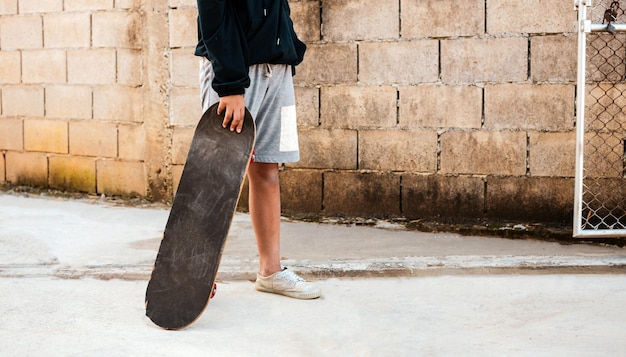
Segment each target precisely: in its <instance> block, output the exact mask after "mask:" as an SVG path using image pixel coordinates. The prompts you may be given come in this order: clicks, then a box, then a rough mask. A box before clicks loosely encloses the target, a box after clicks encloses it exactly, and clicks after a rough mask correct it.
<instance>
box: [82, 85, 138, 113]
mask: <svg viewBox="0 0 626 357" xmlns="http://www.w3.org/2000/svg"><path fill="white" fill-rule="evenodd" d="M93 117H94V119H98V120H115V121H124V122H142V121H143V120H144V118H143V97H142V91H141V88H140V87H126V86H102V87H95V88H94V91H93Z"/></svg>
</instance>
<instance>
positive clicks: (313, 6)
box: [289, 1, 321, 42]
mask: <svg viewBox="0 0 626 357" xmlns="http://www.w3.org/2000/svg"><path fill="white" fill-rule="evenodd" d="M289 7H290V9H291V19H292V20H293V27H294V30H295V31H296V34H297V35H298V38H299V39H300V40H302V41H304V42H316V41H319V40H320V37H321V34H320V31H321V25H320V24H321V21H320V4H319V2H318V1H290V2H289Z"/></svg>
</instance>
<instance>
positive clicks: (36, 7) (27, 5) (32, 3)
mask: <svg viewBox="0 0 626 357" xmlns="http://www.w3.org/2000/svg"><path fill="white" fill-rule="evenodd" d="M19 10H20V14H32V13H43V12H55V11H62V10H63V0H20V6H19Z"/></svg>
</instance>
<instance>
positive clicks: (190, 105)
mask: <svg viewBox="0 0 626 357" xmlns="http://www.w3.org/2000/svg"><path fill="white" fill-rule="evenodd" d="M201 116H202V102H201V99H200V90H199V89H198V88H172V90H171V91H170V124H171V125H179V126H192V127H195V126H196V125H197V124H198V121H200V117H201Z"/></svg>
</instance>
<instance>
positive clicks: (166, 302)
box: [146, 104, 256, 330]
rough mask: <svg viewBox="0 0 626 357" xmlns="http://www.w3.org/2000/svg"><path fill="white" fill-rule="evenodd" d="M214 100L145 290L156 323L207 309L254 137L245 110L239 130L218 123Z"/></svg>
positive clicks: (174, 324) (169, 323)
mask: <svg viewBox="0 0 626 357" xmlns="http://www.w3.org/2000/svg"><path fill="white" fill-rule="evenodd" d="M222 121H223V115H217V104H215V105H213V106H211V107H210V108H209V109H208V110H207V111H206V112H205V113H204V115H203V116H202V119H200V122H199V123H198V126H197V127H196V131H195V133H194V136H193V140H192V142H191V147H190V148H189V154H188V155H187V161H186V163H185V167H184V169H183V174H182V176H181V179H180V184H179V185H178V190H177V192H176V196H175V197H174V202H173V203H172V208H171V211H170V215H169V218H168V221H167V225H166V227H165V231H164V233H163V240H162V241H161V246H160V248H159V252H158V254H157V257H156V261H155V264H154V269H153V271H152V276H151V278H150V282H149V283H148V288H147V289H146V315H147V316H148V317H149V318H150V319H151V320H152V321H153V322H154V323H155V324H156V325H158V326H160V327H162V328H165V329H168V330H176V329H181V328H184V327H187V326H189V325H190V324H191V323H193V322H194V321H195V320H196V319H197V318H198V317H200V315H201V314H202V312H203V311H204V309H205V308H206V306H207V304H208V302H209V298H210V296H211V293H212V292H213V283H214V281H215V276H216V275H217V269H218V267H219V263H220V259H221V257H222V252H223V250H224V243H225V242H226V236H227V235H228V231H229V229H230V225H231V222H232V219H233V215H234V213H235V208H236V206H237V201H238V199H239V194H240V193H241V188H242V185H243V181H244V176H245V174H246V171H247V169H248V165H249V163H250V157H251V155H252V150H253V149H254V141H255V134H256V133H255V130H256V129H255V125H254V122H253V120H252V116H251V115H250V113H249V112H248V111H247V110H246V114H245V119H244V124H243V129H242V132H241V133H239V134H238V133H236V132H232V131H230V129H224V128H222Z"/></svg>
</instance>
